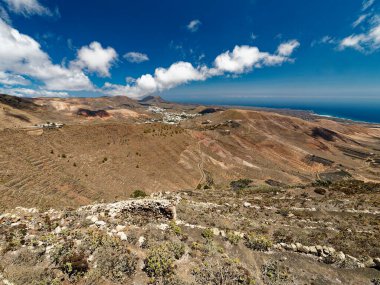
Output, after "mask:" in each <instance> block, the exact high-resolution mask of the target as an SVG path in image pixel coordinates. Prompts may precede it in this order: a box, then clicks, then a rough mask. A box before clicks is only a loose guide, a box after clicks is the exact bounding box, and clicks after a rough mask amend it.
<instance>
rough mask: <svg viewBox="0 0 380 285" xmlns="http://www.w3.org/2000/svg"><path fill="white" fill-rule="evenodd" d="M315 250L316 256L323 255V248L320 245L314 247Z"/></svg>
mask: <svg viewBox="0 0 380 285" xmlns="http://www.w3.org/2000/svg"><path fill="white" fill-rule="evenodd" d="M315 248H316V249H317V251H318V254H322V253H323V247H322V246H321V245H316V246H315Z"/></svg>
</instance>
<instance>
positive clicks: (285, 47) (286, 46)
mask: <svg viewBox="0 0 380 285" xmlns="http://www.w3.org/2000/svg"><path fill="white" fill-rule="evenodd" d="M299 46H300V43H299V42H298V41H297V40H291V41H288V42H285V43H282V44H280V46H279V47H278V49H277V52H278V54H279V55H282V56H289V55H291V54H292V53H293V51H294V50H295V49H296V48H298V47H299Z"/></svg>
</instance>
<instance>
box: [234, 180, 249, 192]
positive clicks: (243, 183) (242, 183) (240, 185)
mask: <svg viewBox="0 0 380 285" xmlns="http://www.w3.org/2000/svg"><path fill="white" fill-rule="evenodd" d="M252 182H253V181H252V180H251V179H239V180H235V181H232V182H231V183H230V187H231V189H232V190H234V191H236V190H241V189H244V188H247V187H248V186H249V184H251V183H252Z"/></svg>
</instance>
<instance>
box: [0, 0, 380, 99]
mask: <svg viewBox="0 0 380 285" xmlns="http://www.w3.org/2000/svg"><path fill="white" fill-rule="evenodd" d="M0 18H1V20H0V91H2V92H4V93H8V94H15V95H20V96H100V95H126V96H130V97H133V98H141V97H143V96H146V95H150V94H155V95H156V94H158V95H161V96H164V97H167V98H177V99H178V98H184V99H186V98H185V97H187V98H202V97H203V98H204V97H205V96H207V98H218V97H220V96H226V97H231V96H237V97H244V96H284V95H286V96H299V97H305V96H306V97H307V96H311V97H318V96H319V97H323V96H325V97H331V96H333V97H334V96H335V97H341V96H346V97H356V98H362V99H365V98H371V97H376V98H378V97H379V94H380V7H379V0H375V1H373V0H364V1H362V0H349V1H348V0H329V1H320V0H308V1H305V0H239V1H227V0H215V1H214V0H208V1H204V0H203V1H198V0H193V1H174V0H170V1H169V0H166V1H152V0H150V1H148V0H139V1H126V0H124V1H122V0H117V1H116V0H109V1H100V0H93V1H72V0H49V1H47V0H46V1H43V0H39V1H38V0H0Z"/></svg>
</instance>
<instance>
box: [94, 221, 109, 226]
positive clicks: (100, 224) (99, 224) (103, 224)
mask: <svg viewBox="0 0 380 285" xmlns="http://www.w3.org/2000/svg"><path fill="white" fill-rule="evenodd" d="M106 224H107V223H106V222H104V221H96V222H95V225H97V226H98V227H103V226H105V225H106Z"/></svg>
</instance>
